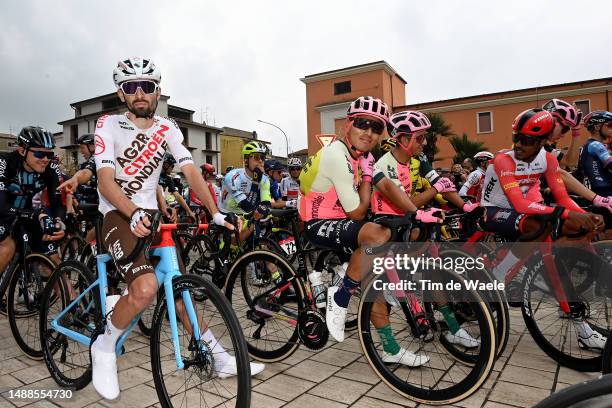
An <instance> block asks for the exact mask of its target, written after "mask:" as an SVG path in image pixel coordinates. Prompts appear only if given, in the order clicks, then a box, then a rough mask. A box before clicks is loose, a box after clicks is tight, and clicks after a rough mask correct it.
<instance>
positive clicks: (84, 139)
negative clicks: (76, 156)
mask: <svg viewBox="0 0 612 408" xmlns="http://www.w3.org/2000/svg"><path fill="white" fill-rule="evenodd" d="M95 136H96V135H94V134H93V133H85V134H84V135H81V136H79V138H78V139H77V144H80V145H82V144H84V145H89V144H94V143H95V142H94V139H95Z"/></svg>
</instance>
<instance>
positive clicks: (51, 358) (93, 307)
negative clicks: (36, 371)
mask: <svg viewBox="0 0 612 408" xmlns="http://www.w3.org/2000/svg"><path fill="white" fill-rule="evenodd" d="M63 279H67V280H69V282H70V284H71V285H72V287H73V288H75V291H76V294H77V297H79V296H80V299H79V301H78V302H77V303H75V304H69V305H68V308H66V307H64V306H61V305H60V304H59V302H53V301H52V299H53V297H54V291H53V286H54V285H55V284H57V282H61V281H62V280H63ZM93 283H94V278H93V276H92V274H91V272H90V271H89V269H87V267H85V265H83V264H82V263H80V262H78V261H66V262H62V263H61V264H60V266H59V267H58V268H57V269H56V270H55V272H54V273H53V275H52V276H51V278H50V280H49V284H48V285H47V287H46V288H45V291H44V292H43V296H42V299H41V310H40V337H41V338H42V339H43V342H42V350H43V356H44V360H45V364H46V365H47V369H48V370H49V373H50V374H51V376H52V377H53V379H54V380H55V382H56V383H57V384H58V385H60V386H62V387H70V388H74V389H77V390H80V389H81V388H83V387H85V386H86V385H87V384H89V383H90V381H91V360H90V357H89V341H88V342H87V344H83V343H81V342H79V341H77V340H75V339H74V338H72V337H69V336H66V335H64V334H61V333H60V332H58V331H57V330H55V329H54V328H53V327H52V325H51V322H52V321H53V320H54V319H55V318H56V316H58V315H59V314H60V313H61V312H62V311H65V314H64V316H62V318H60V319H59V321H58V324H59V325H60V326H61V327H64V328H66V329H70V330H72V331H73V332H75V333H78V334H80V335H83V336H85V337H86V338H88V339H90V338H91V337H92V336H93V334H94V332H95V331H96V329H97V328H99V327H102V309H101V307H100V294H99V292H98V291H99V288H98V286H97V285H96V286H93V287H91V288H90V286H91V285H92V284H93ZM89 288H90V289H89ZM81 295H82V296H81ZM70 303H72V302H70Z"/></svg>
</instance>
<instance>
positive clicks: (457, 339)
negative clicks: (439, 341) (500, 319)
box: [444, 329, 480, 349]
mask: <svg viewBox="0 0 612 408" xmlns="http://www.w3.org/2000/svg"><path fill="white" fill-rule="evenodd" d="M444 338H446V340H448V341H449V343H452V344H457V345H460V346H463V347H465V348H468V349H470V348H476V347H478V346H480V340H476V339H475V338H473V337H472V336H471V335H470V333H468V332H467V331H465V329H459V330H457V333H455V334H452V333H451V332H448V333H446V334H445V335H444Z"/></svg>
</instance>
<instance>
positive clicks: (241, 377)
mask: <svg viewBox="0 0 612 408" xmlns="http://www.w3.org/2000/svg"><path fill="white" fill-rule="evenodd" d="M172 287H173V289H172V290H173V293H174V294H175V295H174V296H175V298H176V297H177V296H181V293H183V291H184V290H190V289H193V290H196V291H198V296H202V295H203V296H204V297H205V299H206V300H204V302H211V303H213V304H214V306H215V307H216V308H217V310H218V311H219V314H220V316H218V317H217V319H219V318H220V319H221V320H222V322H223V324H221V325H217V327H220V326H225V328H227V330H228V332H229V333H230V334H229V335H230V337H231V344H232V347H233V351H234V354H235V358H236V365H237V371H238V375H237V390H236V393H235V394H234V393H231V392H230V391H229V390H228V389H227V387H212V389H211V390H209V391H213V390H218V389H219V388H220V389H221V390H222V391H223V392H228V393H231V394H234V395H231V396H230V398H231V397H235V406H236V407H241V408H242V407H245V408H246V407H249V406H250V400H251V372H250V364H249V358H248V352H247V348H246V343H245V340H244V337H243V335H242V330H241V328H240V324H239V322H238V318H237V317H236V315H235V313H234V311H233V310H232V307H231V304H230V303H229V301H228V300H227V299H226V298H225V296H224V295H223V293H222V292H221V290H220V289H219V288H218V287H217V286H216V285H214V284H213V283H212V282H210V281H209V280H207V279H204V278H202V277H201V276H197V275H182V276H179V277H177V278H175V279H173V281H172ZM160 290H161V292H162V295H161V296H160V302H159V303H158V306H157V307H156V309H155V314H154V317H153V331H152V333H151V342H150V343H151V349H150V350H151V368H152V371H153V381H154V383H155V389H156V391H157V396H158V397H159V401H160V404H161V405H162V407H171V406H172V401H171V398H173V396H171V395H169V393H168V389H167V388H166V385H165V379H167V380H171V378H169V377H170V376H169V375H168V374H167V373H164V372H163V371H164V365H166V366H170V365H171V364H172V363H168V364H163V363H162V358H163V356H167V354H162V352H161V349H160V347H161V345H162V341H161V339H160V337H161V335H162V329H163V326H164V325H165V324H166V323H168V321H167V306H166V301H167V299H166V295H165V291H164V290H163V286H162V287H161V288H160ZM193 298H194V299H195V296H194V297H193ZM207 315H208V314H207ZM202 316H203V317H202V318H204V315H202ZM210 322H211V324H210V325H208V327H211V326H212V319H211V320H210ZM177 323H178V322H177ZM207 324H208V323H207ZM217 334H218V333H217ZM179 335H180V333H179ZM190 344H191V343H190ZM213 348H214V345H213ZM182 354H187V353H182ZM212 355H213V358H214V353H212ZM170 360H171V362H174V361H175V360H174V353H170ZM197 364H198V363H196V365H197ZM205 369H206V367H204V368H202V367H201V366H198V368H197V369H196V370H201V371H200V374H201V375H204V374H202V373H203V372H204V370H205ZM177 371H178V369H177ZM191 377H198V375H195V376H194V375H191V376H189V378H191ZM216 378H217V377H215V376H214V374H213V376H212V378H210V379H209V381H214V380H215V379H216ZM221 381H224V380H221ZM179 389H180V388H179ZM188 389H189V391H193V387H192V388H189V387H187V386H185V390H184V391H185V394H187V391H188ZM213 392H214V391H213ZM217 392H218V391H217ZM174 398H176V396H174ZM185 398H187V395H185ZM216 398H219V396H218V395H217V396H216ZM200 402H201V400H200ZM204 404H205V405H206V403H204ZM181 406H183V404H182V403H181Z"/></svg>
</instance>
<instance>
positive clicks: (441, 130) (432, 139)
mask: <svg viewBox="0 0 612 408" xmlns="http://www.w3.org/2000/svg"><path fill="white" fill-rule="evenodd" d="M427 117H428V118H429V121H430V122H431V128H430V129H429V131H428V132H427V134H426V136H425V137H426V139H427V146H425V147H424V148H423V153H424V154H425V156H427V159H428V160H429V162H430V163H433V161H434V158H435V156H436V153H438V152H439V151H440V149H438V146H437V143H438V136H442V137H449V136H455V134H454V133H453V131H452V129H451V126H450V125H449V124H448V123H446V121H445V120H444V117H443V116H442V115H440V114H438V113H428V114H427Z"/></svg>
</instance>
